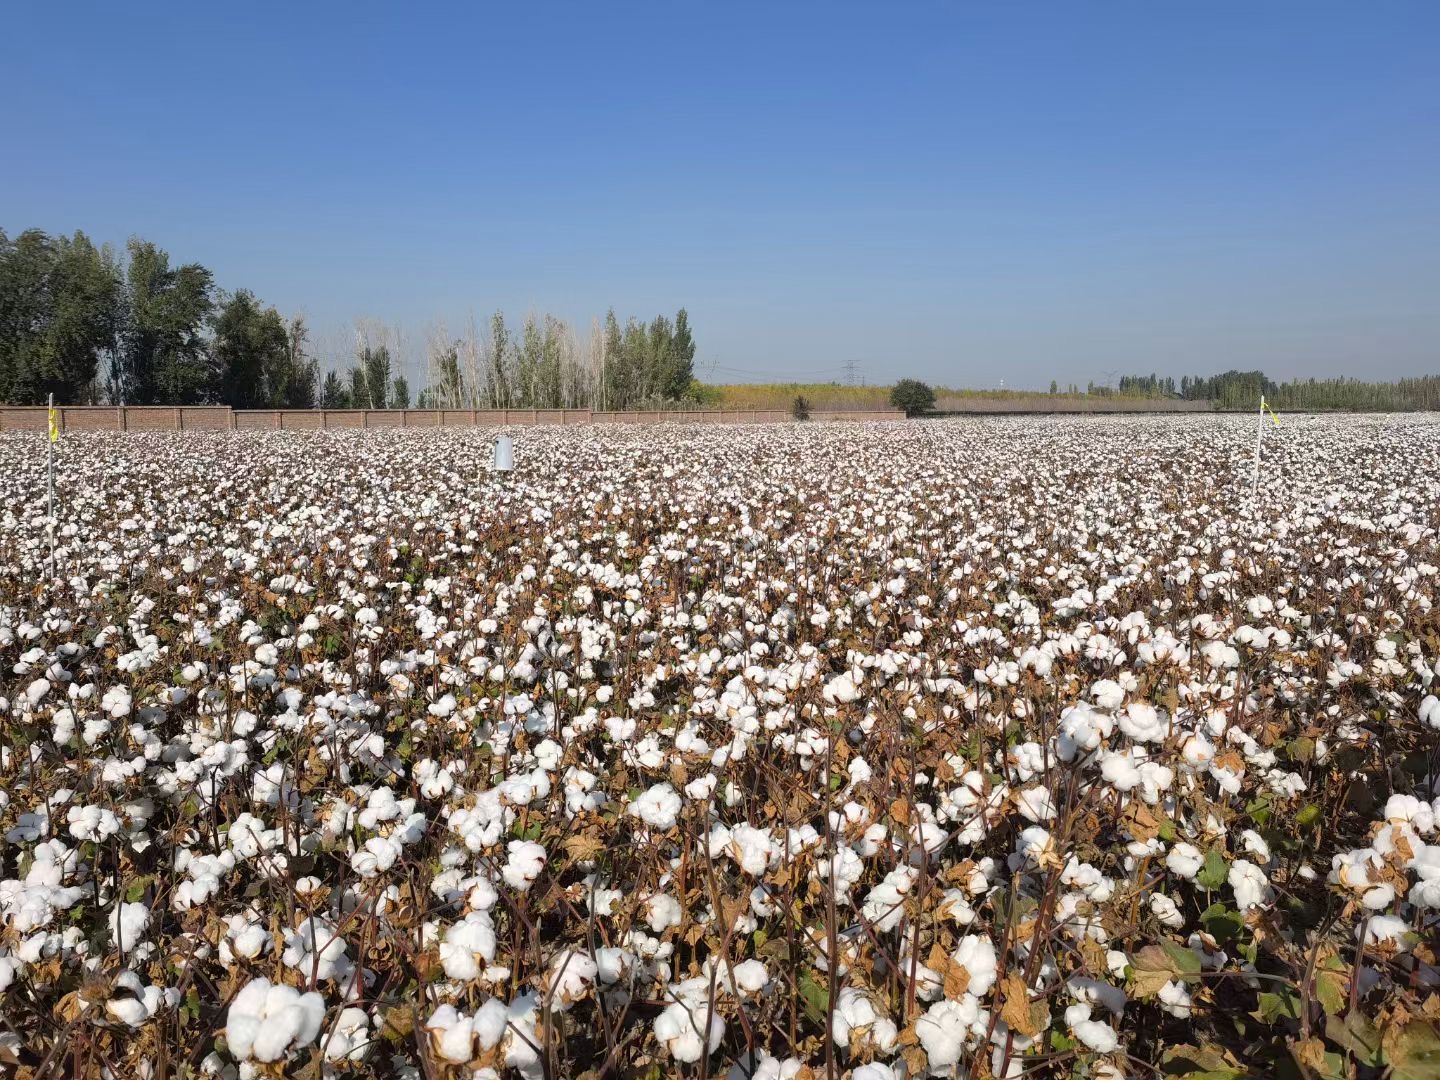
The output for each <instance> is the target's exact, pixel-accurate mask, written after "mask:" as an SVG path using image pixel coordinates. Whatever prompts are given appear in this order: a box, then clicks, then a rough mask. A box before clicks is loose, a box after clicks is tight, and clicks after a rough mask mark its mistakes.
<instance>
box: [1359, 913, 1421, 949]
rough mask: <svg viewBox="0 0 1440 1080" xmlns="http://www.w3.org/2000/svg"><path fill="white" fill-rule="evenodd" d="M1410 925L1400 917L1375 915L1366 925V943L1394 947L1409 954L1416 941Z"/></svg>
mask: <svg viewBox="0 0 1440 1080" xmlns="http://www.w3.org/2000/svg"><path fill="white" fill-rule="evenodd" d="M1414 937H1415V935H1414V933H1413V931H1412V930H1411V929H1410V924H1409V923H1408V922H1406V921H1405V920H1404V919H1402V918H1400V917H1399V916H1398V915H1374V916H1371V918H1370V919H1369V921H1368V922H1366V924H1365V943H1366V944H1367V945H1379V944H1381V943H1384V944H1387V945H1390V946H1393V947H1394V948H1396V949H1397V950H1399V951H1400V952H1409V951H1410V949H1411V947H1412V942H1413V941H1414Z"/></svg>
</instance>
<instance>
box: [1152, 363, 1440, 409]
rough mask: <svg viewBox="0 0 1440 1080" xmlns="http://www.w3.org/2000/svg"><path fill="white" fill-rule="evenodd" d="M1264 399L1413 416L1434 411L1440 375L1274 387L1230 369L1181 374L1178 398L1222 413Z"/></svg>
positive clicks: (1258, 375) (1439, 405) (1257, 375)
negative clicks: (1208, 405)
mask: <svg viewBox="0 0 1440 1080" xmlns="http://www.w3.org/2000/svg"><path fill="white" fill-rule="evenodd" d="M1261 394H1264V395H1265V399H1266V400H1267V401H1269V402H1270V403H1271V404H1273V405H1274V406H1275V407H1276V408H1277V409H1285V408H1288V409H1294V410H1296V411H1299V412H1304V411H1308V410H1312V409H1319V410H1325V409H1337V410H1349V411H1356V412H1415V411H1430V410H1434V409H1440V375H1422V376H1420V377H1419V378H1413V379H1398V380H1396V381H1394V382H1366V381H1364V380H1361V379H1294V380H1291V381H1290V382H1283V383H1277V382H1275V381H1273V380H1272V379H1270V378H1269V377H1268V376H1266V374H1265V373H1264V372H1263V371H1259V370H1256V371H1237V370H1230V371H1224V372H1221V373H1220V374H1218V375H1208V376H1207V375H1186V376H1184V377H1183V378H1182V379H1181V380H1180V388H1179V395H1178V396H1180V397H1182V398H1185V399H1186V400H1190V401H1213V402H1215V403H1216V405H1217V406H1218V407H1220V408H1222V409H1252V408H1255V407H1256V405H1257V404H1258V402H1259V400H1260V395H1261Z"/></svg>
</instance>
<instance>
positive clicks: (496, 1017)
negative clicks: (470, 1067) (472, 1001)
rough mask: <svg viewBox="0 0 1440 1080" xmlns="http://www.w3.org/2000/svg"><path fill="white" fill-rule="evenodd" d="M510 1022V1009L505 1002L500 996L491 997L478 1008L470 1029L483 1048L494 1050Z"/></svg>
mask: <svg viewBox="0 0 1440 1080" xmlns="http://www.w3.org/2000/svg"><path fill="white" fill-rule="evenodd" d="M509 1023H510V1010H509V1009H508V1008H506V1007H505V1003H504V1002H503V1001H501V1000H500V999H499V998H491V999H490V1000H489V1001H487V1002H485V1004H484V1005H481V1006H480V1008H479V1009H477V1010H476V1012H475V1017H474V1019H473V1020H471V1022H470V1030H471V1031H473V1032H474V1033H475V1038H476V1039H477V1040H479V1042H480V1049H481V1050H493V1049H494V1048H495V1047H497V1046H499V1045H500V1040H501V1039H503V1038H504V1037H505V1029H506V1027H507V1025H508V1024H509Z"/></svg>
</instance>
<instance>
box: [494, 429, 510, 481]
mask: <svg viewBox="0 0 1440 1080" xmlns="http://www.w3.org/2000/svg"><path fill="white" fill-rule="evenodd" d="M514 468H515V444H514V443H513V442H511V441H510V436H509V435H501V436H500V437H499V438H498V439H496V440H495V471H496V472H511V471H513V470H514Z"/></svg>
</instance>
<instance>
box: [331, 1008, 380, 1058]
mask: <svg viewBox="0 0 1440 1080" xmlns="http://www.w3.org/2000/svg"><path fill="white" fill-rule="evenodd" d="M370 1043H371V1037H370V1017H369V1016H368V1015H367V1014H366V1012H365V1010H364V1009H357V1008H356V1007H355V1006H353V1005H352V1006H350V1007H348V1008H346V1009H343V1010H342V1011H341V1013H340V1018H339V1019H338V1020H336V1021H335V1027H334V1029H333V1030H332V1031H331V1032H330V1035H329V1038H328V1040H327V1041H326V1042H325V1060H326V1061H344V1060H349V1061H364V1060H365V1058H366V1056H367V1055H368V1054H369V1052H370Z"/></svg>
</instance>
